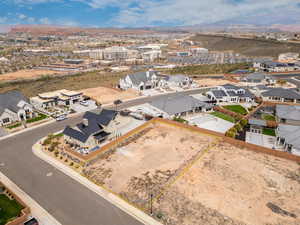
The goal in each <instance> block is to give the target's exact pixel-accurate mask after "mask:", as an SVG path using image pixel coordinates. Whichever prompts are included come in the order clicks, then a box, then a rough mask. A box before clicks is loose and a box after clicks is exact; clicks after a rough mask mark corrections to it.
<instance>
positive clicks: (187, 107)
mask: <svg viewBox="0 0 300 225" xmlns="http://www.w3.org/2000/svg"><path fill="white" fill-rule="evenodd" d="M150 104H151V105H152V106H154V107H156V108H158V109H160V110H161V111H164V112H166V113H168V114H169V115H174V114H177V113H182V112H188V111H191V110H193V109H195V108H196V107H208V108H209V107H210V105H209V104H207V103H205V102H202V101H199V100H198V99H196V98H193V97H192V96H188V95H180V94H179V95H176V96H169V97H165V96H163V97H160V98H158V99H156V100H153V101H152V102H151V103H150Z"/></svg>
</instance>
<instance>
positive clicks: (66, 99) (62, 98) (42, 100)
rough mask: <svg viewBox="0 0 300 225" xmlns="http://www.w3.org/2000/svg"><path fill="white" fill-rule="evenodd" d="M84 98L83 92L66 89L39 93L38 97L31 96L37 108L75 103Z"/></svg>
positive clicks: (31, 100) (32, 102)
mask: <svg viewBox="0 0 300 225" xmlns="http://www.w3.org/2000/svg"><path fill="white" fill-rule="evenodd" d="M82 98H83V94H82V93H81V92H77V91H69V90H66V89H63V90H58V91H53V92H47V93H42V94H38V96H36V97H32V98H30V102H31V104H32V105H34V106H35V107H36V108H39V109H41V108H47V107H54V106H57V105H66V106H69V105H73V104H75V103H77V102H79V101H81V100H82Z"/></svg>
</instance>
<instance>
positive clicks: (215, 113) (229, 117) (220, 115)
mask: <svg viewBox="0 0 300 225" xmlns="http://www.w3.org/2000/svg"><path fill="white" fill-rule="evenodd" d="M210 115H213V116H216V117H219V118H221V119H223V120H227V121H229V122H231V123H235V119H234V118H233V117H231V116H229V115H226V114H224V113H221V112H212V113H210Z"/></svg>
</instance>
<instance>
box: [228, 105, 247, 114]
mask: <svg viewBox="0 0 300 225" xmlns="http://www.w3.org/2000/svg"><path fill="white" fill-rule="evenodd" d="M223 108H225V109H228V110H230V111H232V112H235V113H238V114H241V115H247V114H248V112H247V110H246V109H245V108H244V107H243V106H240V105H226V106H223Z"/></svg>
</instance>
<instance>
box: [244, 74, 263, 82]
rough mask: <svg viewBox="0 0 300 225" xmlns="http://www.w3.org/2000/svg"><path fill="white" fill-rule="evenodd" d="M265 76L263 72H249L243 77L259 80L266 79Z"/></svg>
mask: <svg viewBox="0 0 300 225" xmlns="http://www.w3.org/2000/svg"><path fill="white" fill-rule="evenodd" d="M266 77H267V75H266V74H264V73H251V74H249V75H247V76H246V77H245V79H246V80H247V81H253V80H260V81H262V80H264V79H266Z"/></svg>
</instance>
